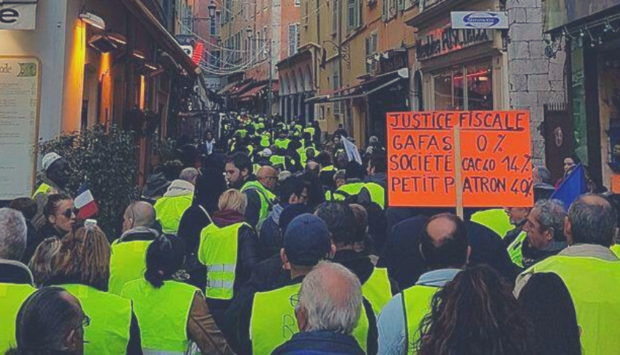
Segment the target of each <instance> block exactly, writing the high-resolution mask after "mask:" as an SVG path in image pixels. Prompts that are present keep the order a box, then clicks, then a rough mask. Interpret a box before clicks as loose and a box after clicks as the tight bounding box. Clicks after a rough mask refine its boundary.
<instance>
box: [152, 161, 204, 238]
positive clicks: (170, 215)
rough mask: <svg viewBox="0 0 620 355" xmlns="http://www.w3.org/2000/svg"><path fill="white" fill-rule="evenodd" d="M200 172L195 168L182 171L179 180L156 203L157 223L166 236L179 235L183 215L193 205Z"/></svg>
mask: <svg viewBox="0 0 620 355" xmlns="http://www.w3.org/2000/svg"><path fill="white" fill-rule="evenodd" d="M198 175H199V172H198V170H196V169H194V168H186V169H183V171H181V174H180V175H179V178H178V179H177V180H174V181H173V182H172V183H171V184H170V186H169V187H168V191H166V193H165V194H164V196H163V197H161V198H160V199H158V200H157V202H155V211H156V212H157V221H159V223H160V224H161V228H162V231H163V232H164V233H166V234H175V235H176V234H177V232H178V230H179V224H180V223H181V217H183V213H185V211H186V210H187V209H188V208H189V207H190V206H191V205H192V201H193V200H194V186H195V185H196V179H197V178H198Z"/></svg>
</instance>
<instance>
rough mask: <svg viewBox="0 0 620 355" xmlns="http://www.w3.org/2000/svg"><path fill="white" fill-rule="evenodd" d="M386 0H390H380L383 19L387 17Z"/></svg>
mask: <svg viewBox="0 0 620 355" xmlns="http://www.w3.org/2000/svg"><path fill="white" fill-rule="evenodd" d="M388 1H390V0H381V6H382V7H381V17H382V18H383V21H386V20H387V19H388Z"/></svg>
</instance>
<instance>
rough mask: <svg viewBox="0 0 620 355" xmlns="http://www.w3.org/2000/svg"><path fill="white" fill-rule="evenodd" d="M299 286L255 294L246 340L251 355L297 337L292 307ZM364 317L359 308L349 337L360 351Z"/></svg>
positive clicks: (364, 334) (264, 352) (365, 333)
mask: <svg viewBox="0 0 620 355" xmlns="http://www.w3.org/2000/svg"><path fill="white" fill-rule="evenodd" d="M300 289H301V284H295V285H290V286H285V287H282V288H279V289H276V290H273V291H268V292H257V293H256V294H255V295H254V303H253V304H252V316H251V318H250V340H252V354H254V355H268V354H271V353H272V352H273V351H274V350H275V349H276V348H277V347H278V346H280V345H282V344H284V343H286V342H287V341H288V340H290V339H291V338H292V337H293V335H295V334H297V333H299V327H298V325H297V318H296V317H295V307H296V306H297V302H298V298H297V295H298V294H299V290H300ZM369 326H370V325H369V323H368V316H367V315H366V311H365V308H364V307H363V306H362V314H361V315H360V319H359V321H358V323H357V326H356V327H355V329H354V330H353V333H352V334H351V335H352V336H353V337H354V338H355V340H357V342H358V344H359V345H360V347H361V348H362V349H364V351H366V349H367V340H368V328H369Z"/></svg>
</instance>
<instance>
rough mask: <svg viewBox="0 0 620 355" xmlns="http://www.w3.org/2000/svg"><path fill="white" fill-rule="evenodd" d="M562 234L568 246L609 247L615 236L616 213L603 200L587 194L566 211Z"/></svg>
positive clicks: (607, 202)
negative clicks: (566, 216) (589, 245)
mask: <svg viewBox="0 0 620 355" xmlns="http://www.w3.org/2000/svg"><path fill="white" fill-rule="evenodd" d="M564 234H566V239H567V241H568V243H569V244H570V245H573V244H595V245H601V246H604V247H610V246H611V245H612V244H614V242H615V238H616V234H617V220H616V211H615V210H614V208H613V207H612V206H611V204H610V203H609V201H607V200H606V199H605V198H603V197H601V196H598V195H593V194H587V195H583V196H581V197H579V198H578V199H577V200H576V201H575V202H573V204H572V205H571V206H570V209H569V210H568V218H567V219H566V221H565V224H564Z"/></svg>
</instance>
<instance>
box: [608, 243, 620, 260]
mask: <svg viewBox="0 0 620 355" xmlns="http://www.w3.org/2000/svg"><path fill="white" fill-rule="evenodd" d="M610 249H611V251H612V252H613V253H614V254H616V256H617V257H619V258H620V245H618V244H614V245H612V246H611V248H610Z"/></svg>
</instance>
